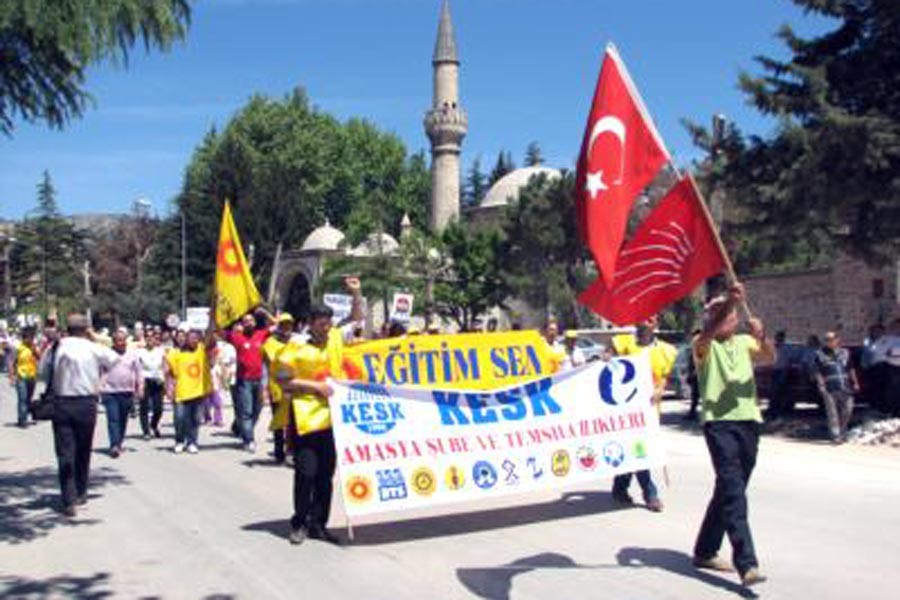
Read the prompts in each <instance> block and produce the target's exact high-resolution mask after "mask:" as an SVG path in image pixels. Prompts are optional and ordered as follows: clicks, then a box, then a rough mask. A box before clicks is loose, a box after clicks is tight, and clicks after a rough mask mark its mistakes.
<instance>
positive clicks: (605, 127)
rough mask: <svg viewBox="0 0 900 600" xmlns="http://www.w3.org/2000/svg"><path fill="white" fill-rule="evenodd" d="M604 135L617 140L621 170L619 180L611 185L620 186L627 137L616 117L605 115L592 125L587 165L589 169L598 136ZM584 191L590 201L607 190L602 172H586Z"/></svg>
mask: <svg viewBox="0 0 900 600" xmlns="http://www.w3.org/2000/svg"><path fill="white" fill-rule="evenodd" d="M604 133H611V134H613V135H614V136H616V138H617V139H618V140H619V144H620V145H619V148H620V150H619V155H620V157H621V168H620V169H619V178H618V179H617V180H616V181H614V182H612V185H620V184H621V183H622V173H624V171H625V152H624V150H625V139H626V135H627V130H626V129H625V124H624V123H623V122H622V120H621V119H619V118H618V117H614V116H612V115H606V116H605V117H603V118H601V119H599V120H598V121H597V122H596V123H594V127H593V129H591V137H590V142H589V143H588V149H587V152H588V164H589V167H590V166H592V161H591V160H590V156H591V153H592V152H593V150H594V144H595V143H596V142H597V140H598V139H599V138H600V136H601V135H602V134H604ZM586 189H587V192H588V194H590V196H591V200H596V199H597V194H599V193H600V192H602V191H605V190H608V189H609V186H608V185H607V184H606V182H605V181H603V170H602V169H598V170H597V171H591V170H588V174H587V182H586Z"/></svg>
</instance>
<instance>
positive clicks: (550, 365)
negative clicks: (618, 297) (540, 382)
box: [344, 331, 560, 390]
mask: <svg viewBox="0 0 900 600" xmlns="http://www.w3.org/2000/svg"><path fill="white" fill-rule="evenodd" d="M559 359H560V357H559V356H558V355H557V354H556V353H555V352H554V351H553V350H552V348H550V346H549V345H548V344H547V343H546V342H545V341H544V339H543V338H542V337H541V335H540V334H539V333H538V332H537V331H508V332H500V333H465V334H459V335H427V336H412V337H404V338H391V339H386V340H377V341H374V342H367V343H364V344H359V345H357V346H350V347H347V348H345V349H344V367H345V371H346V372H347V375H348V377H349V378H350V379H354V380H360V381H367V382H369V383H379V384H385V385H403V386H409V385H413V386H420V385H421V386H429V387H437V388H442V389H479V390H481V389H493V388H498V387H503V386H507V385H510V384H513V383H518V382H521V381H527V380H529V379H536V378H538V377H545V376H547V375H550V374H552V373H554V372H556V370H557V369H558V368H559Z"/></svg>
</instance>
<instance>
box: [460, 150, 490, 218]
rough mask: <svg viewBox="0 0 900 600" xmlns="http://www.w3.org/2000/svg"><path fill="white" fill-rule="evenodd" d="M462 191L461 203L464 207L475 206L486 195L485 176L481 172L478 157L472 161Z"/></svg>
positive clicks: (479, 158)
mask: <svg viewBox="0 0 900 600" xmlns="http://www.w3.org/2000/svg"><path fill="white" fill-rule="evenodd" d="M463 189H464V193H463V202H464V203H465V205H466V206H477V205H478V203H480V202H481V200H482V199H483V198H484V195H485V193H487V190H488V185H487V176H486V175H485V174H484V173H483V172H482V170H481V157H480V156H479V157H477V158H475V160H473V161H472V166H471V167H469V172H468V174H467V175H466V180H465V185H464V186H463Z"/></svg>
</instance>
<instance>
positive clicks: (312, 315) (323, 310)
mask: <svg viewBox="0 0 900 600" xmlns="http://www.w3.org/2000/svg"><path fill="white" fill-rule="evenodd" d="M324 317H327V318H329V319H333V318H334V311H333V310H331V307H330V306H328V305H326V304H313V305H312V306H310V307H309V314H308V316H307V322H309V323H312V322H313V321H315V320H316V319H321V318H324Z"/></svg>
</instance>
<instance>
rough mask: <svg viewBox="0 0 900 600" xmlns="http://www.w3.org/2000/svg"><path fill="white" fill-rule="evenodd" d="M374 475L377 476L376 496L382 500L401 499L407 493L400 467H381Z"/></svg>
mask: <svg viewBox="0 0 900 600" xmlns="http://www.w3.org/2000/svg"><path fill="white" fill-rule="evenodd" d="M375 476H376V477H378V497H379V498H380V499H381V501H382V502H388V501H390V500H403V499H404V498H406V497H407V496H408V495H409V493H408V492H407V490H406V481H405V480H404V479H403V472H402V471H401V470H400V469H383V470H381V471H378V472H376V473H375Z"/></svg>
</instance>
